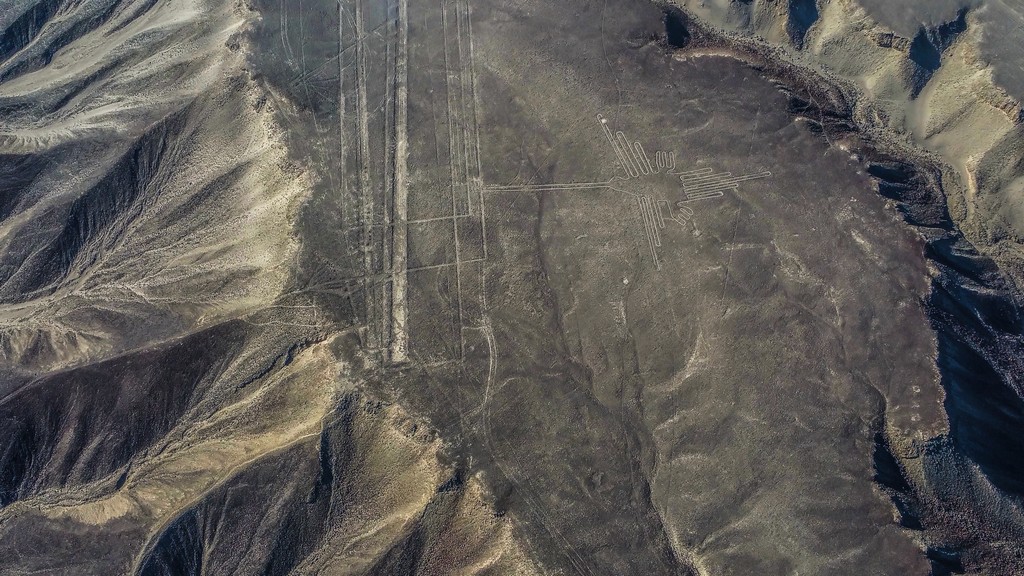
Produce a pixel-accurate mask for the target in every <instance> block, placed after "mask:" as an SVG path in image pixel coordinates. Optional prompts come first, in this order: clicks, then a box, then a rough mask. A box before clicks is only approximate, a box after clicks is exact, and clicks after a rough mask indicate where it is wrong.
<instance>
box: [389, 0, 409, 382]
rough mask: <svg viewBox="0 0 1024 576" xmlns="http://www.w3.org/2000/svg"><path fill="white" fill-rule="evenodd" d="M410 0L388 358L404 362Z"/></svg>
mask: <svg viewBox="0 0 1024 576" xmlns="http://www.w3.org/2000/svg"><path fill="white" fill-rule="evenodd" d="M408 47H409V2H408V0H398V49H397V54H396V56H395V58H396V60H395V68H396V71H395V84H396V86H395V174H394V178H395V181H394V182H395V184H394V186H395V191H394V193H395V198H394V205H393V210H394V215H393V217H392V218H393V224H394V227H393V228H392V240H391V242H392V260H391V265H392V270H391V274H392V280H391V350H390V355H391V360H392V361H393V362H403V361H405V360H406V359H407V358H408V355H409V332H408V329H407V320H408V318H409V301H408V278H409V276H408V247H409V246H408V222H409V193H408V192H409V191H408V188H407V182H406V179H407V172H408V157H409V142H408V133H407V126H408V117H409V53H408Z"/></svg>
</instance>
